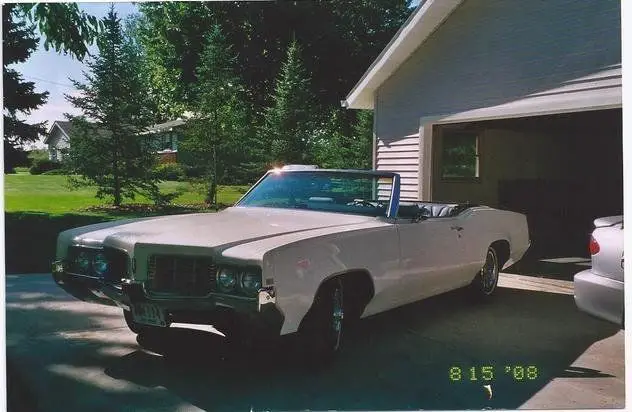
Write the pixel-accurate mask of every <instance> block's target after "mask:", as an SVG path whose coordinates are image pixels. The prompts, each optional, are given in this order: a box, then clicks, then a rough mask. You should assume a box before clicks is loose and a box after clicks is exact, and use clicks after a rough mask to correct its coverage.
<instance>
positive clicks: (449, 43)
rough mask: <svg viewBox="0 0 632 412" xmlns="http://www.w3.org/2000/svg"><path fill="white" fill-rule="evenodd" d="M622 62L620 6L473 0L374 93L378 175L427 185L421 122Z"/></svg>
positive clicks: (413, 188)
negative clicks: (421, 154)
mask: <svg viewBox="0 0 632 412" xmlns="http://www.w3.org/2000/svg"><path fill="white" fill-rule="evenodd" d="M620 64H621V11H620V1H619V0H465V1H464V2H463V3H462V4H461V5H460V6H459V7H458V8H457V9H456V10H455V11H454V12H453V14H452V15H450V16H449V17H448V19H447V20H446V21H445V22H444V23H443V24H442V25H441V26H439V28H438V29H437V30H436V31H435V32H434V33H433V34H432V35H431V36H430V37H429V38H428V39H427V40H426V41H425V42H424V43H423V44H422V45H421V46H420V47H419V49H417V50H416V51H415V52H414V53H413V54H412V55H411V57H410V58H409V59H408V60H407V61H406V62H404V63H403V64H402V66H401V67H400V68H399V69H398V70H397V71H396V72H395V73H394V74H393V75H392V76H391V77H390V78H389V79H388V80H387V81H386V82H385V83H384V84H382V86H381V87H380V88H379V89H378V91H377V93H376V96H375V116H376V121H375V134H376V139H377V142H376V154H375V157H376V160H375V166H376V168H377V169H378V170H393V171H400V172H402V173H406V175H405V176H402V183H403V186H402V189H403V190H404V191H405V192H406V194H408V195H411V196H412V195H415V196H417V195H418V194H419V193H420V190H419V189H420V188H419V175H418V170H419V138H416V139H415V138H412V139H411V137H410V136H411V135H418V133H419V127H420V124H419V121H420V118H422V117H427V116H441V115H448V114H454V113H460V112H463V111H467V110H472V109H478V108H483V107H489V106H495V105H500V104H504V103H508V102H511V101H514V100H517V99H520V98H522V97H524V96H526V95H529V94H533V93H538V92H543V91H546V90H550V89H554V88H559V87H561V86H564V84H565V83H566V82H568V81H571V80H574V79H577V78H581V77H585V76H590V75H592V74H594V73H596V72H599V71H602V70H605V69H607V68H609V67H617V66H620ZM415 172H417V175H415Z"/></svg>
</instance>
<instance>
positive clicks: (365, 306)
mask: <svg viewBox="0 0 632 412" xmlns="http://www.w3.org/2000/svg"><path fill="white" fill-rule="evenodd" d="M528 247H529V236H528V229H527V221H526V217H525V216H524V215H522V214H519V213H514V212H509V211H503V210H497V209H494V208H491V207H487V206H481V205H472V204H467V203H438V202H417V201H406V202H404V201H400V176H399V175H398V174H397V173H392V172H382V171H362V170H324V169H323V170H321V169H317V168H314V167H306V166H301V167H298V166H295V167H286V168H284V169H275V170H271V171H269V172H268V173H266V174H265V175H264V176H263V177H262V178H261V179H260V180H259V181H258V182H257V183H256V184H255V185H254V186H253V187H252V188H251V189H250V190H249V191H248V192H247V193H246V194H245V195H244V196H243V197H242V199H241V200H239V201H238V202H237V203H236V204H235V206H233V207H229V208H227V209H225V210H223V211H221V212H218V213H199V214H188V215H176V216H163V217H156V218H146V219H138V220H128V221H119V222H108V223H102V224H97V225H91V226H85V227H80V228H76V229H71V230H68V231H65V232H62V233H60V234H59V236H58V240H57V260H56V262H55V263H54V264H53V278H54V279H55V281H56V282H57V283H58V284H59V285H60V286H61V287H62V288H64V289H66V290H67V291H68V292H69V293H71V294H72V295H74V296H76V297H78V298H80V299H83V300H86V301H92V302H97V303H103V304H111V305H118V306H119V307H121V308H122V309H123V313H124V316H125V319H126V321H127V323H128V326H129V327H130V329H131V330H132V331H134V332H137V333H161V332H162V331H165V330H166V329H167V328H168V327H169V325H171V324H172V323H179V324H182V323H185V324H210V325H213V326H215V327H216V328H217V329H218V330H220V331H222V332H223V333H225V334H226V336H227V337H228V338H233V339H237V338H239V339H240V340H243V339H244V337H246V339H251V338H255V337H258V336H265V335H267V336H279V335H285V334H290V333H294V332H299V333H300V334H301V335H302V336H306V337H308V339H307V340H306V342H308V343H307V345H308V346H310V347H312V348H313V349H314V350H317V351H319V352H321V353H329V354H331V353H334V352H336V351H337V350H338V349H339V348H340V346H341V342H342V339H343V337H344V331H345V328H346V327H347V326H348V325H349V324H350V323H351V322H353V321H355V320H357V319H359V318H362V317H366V316H370V315H373V314H376V313H380V312H383V311H386V310H389V309H392V308H395V307H397V306H401V305H404V304H407V303H411V302H414V301H417V300H420V299H423V298H427V297H429V296H433V295H437V294H440V293H443V292H447V291H449V290H453V289H456V288H460V287H469V288H470V289H471V292H472V293H473V294H474V295H477V296H479V297H481V298H487V297H488V296H489V295H491V294H492V293H493V292H494V291H495V289H496V285H497V282H498V274H499V271H500V270H501V269H502V268H504V267H507V266H509V265H511V264H513V263H515V262H516V261H518V260H519V259H520V258H521V257H522V256H523V254H524V253H525V251H526V250H527V248H528Z"/></svg>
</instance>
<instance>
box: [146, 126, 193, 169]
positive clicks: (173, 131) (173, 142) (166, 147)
mask: <svg viewBox="0 0 632 412" xmlns="http://www.w3.org/2000/svg"><path fill="white" fill-rule="evenodd" d="M186 122H187V121H186V119H180V118H179V119H176V120H171V121H168V122H166V123H161V124H157V125H154V126H152V127H150V128H149V130H148V131H147V133H152V134H154V136H155V137H154V139H155V146H154V147H155V149H156V153H157V154H158V156H159V160H158V161H159V162H160V163H177V162H178V141H179V140H181V139H182V129H183V126H184V125H185V124H186Z"/></svg>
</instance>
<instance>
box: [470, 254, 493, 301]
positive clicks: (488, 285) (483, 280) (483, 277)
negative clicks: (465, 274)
mask: <svg viewBox="0 0 632 412" xmlns="http://www.w3.org/2000/svg"><path fill="white" fill-rule="evenodd" d="M499 273H500V264H499V261H498V252H497V251H496V249H495V248H494V247H493V246H490V247H489V248H488V249H487V254H486V255H485V263H483V267H482V268H481V270H480V271H479V272H478V274H477V275H476V278H475V279H474V281H473V282H472V284H471V285H470V288H471V290H472V293H473V295H474V296H475V297H477V298H483V299H484V298H487V297H489V296H491V295H492V294H493V293H494V291H495V290H496V286H497V285H498V275H499Z"/></svg>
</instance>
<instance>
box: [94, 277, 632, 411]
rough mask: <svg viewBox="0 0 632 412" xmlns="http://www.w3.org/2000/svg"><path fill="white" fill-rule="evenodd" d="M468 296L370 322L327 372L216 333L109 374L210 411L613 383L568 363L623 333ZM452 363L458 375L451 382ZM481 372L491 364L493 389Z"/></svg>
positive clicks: (130, 361) (504, 298)
mask: <svg viewBox="0 0 632 412" xmlns="http://www.w3.org/2000/svg"><path fill="white" fill-rule="evenodd" d="M465 292H466V291H462V290H461V291H455V292H451V293H448V294H445V295H442V296H437V297H435V298H431V299H427V300H425V301H422V302H419V303H415V304H411V305H407V306H405V307H401V308H398V309H395V310H393V311H390V312H387V313H384V314H380V315H376V316H373V317H370V318H368V319H365V320H363V321H362V322H360V324H359V325H358V327H357V328H356V329H354V330H353V331H350V333H349V334H348V336H347V338H348V339H347V342H346V343H345V346H344V349H343V351H342V353H341V354H340V356H338V358H337V359H336V360H335V361H334V362H332V363H328V364H322V365H320V366H319V367H314V366H313V365H312V367H310V368H306V367H305V363H306V362H305V360H304V359H301V355H300V353H301V352H300V350H294V348H295V343H296V341H295V339H294V338H293V337H287V338H283V339H281V340H280V341H279V342H278V343H277V344H275V345H269V346H261V347H257V348H254V349H253V350H250V351H236V350H233V349H231V348H229V347H227V346H226V345H225V344H224V340H223V338H221V337H220V336H218V335H213V334H210V333H205V332H200V331H191V330H173V331H172V332H173V333H171V335H170V336H169V338H168V339H167V340H165V341H160V342H157V341H153V342H152V341H142V340H141V341H140V343H141V344H142V345H143V346H145V347H146V348H148V349H150V350H151V351H153V352H157V353H161V354H166V355H167V356H165V357H161V356H156V355H152V354H150V353H147V352H144V351H136V352H133V353H130V354H128V355H126V356H123V357H120V358H118V359H116V360H114V361H113V362H111V363H110V364H109V366H107V368H106V370H105V372H106V374H107V375H109V376H110V377H112V378H115V379H123V380H127V381H130V382H133V383H135V384H138V385H141V386H149V387H156V386H161V387H164V388H166V389H167V390H168V391H169V392H171V393H173V394H175V395H177V396H178V397H180V398H181V399H183V400H185V401H186V402H189V403H191V404H193V405H195V406H197V407H200V408H202V409H205V410H250V409H253V410H304V409H312V410H327V409H339V410H358V409H364V410H366V409H369V410H383V409H389V410H392V409H481V408H507V409H515V408H518V407H520V406H521V405H522V404H523V403H525V402H526V401H527V400H529V399H530V398H531V397H532V396H533V395H534V394H536V393H537V392H538V391H539V390H540V389H542V387H544V386H545V385H546V384H547V383H549V382H550V381H551V380H552V379H554V378H556V377H565V376H566V377H568V376H570V375H572V376H581V377H584V378H591V377H595V378H597V377H603V376H609V374H608V373H602V372H601V371H595V370H590V369H587V370H582V368H578V367H571V365H572V364H573V362H574V361H575V359H577V358H578V357H579V356H580V355H581V354H582V353H583V352H584V351H585V350H586V349H587V348H588V347H589V346H591V345H592V344H593V343H595V342H596V341H599V340H602V339H604V338H606V337H609V336H611V335H613V334H615V333H617V332H618V330H619V328H617V327H616V326H614V325H611V324H609V323H606V322H603V321H600V320H597V319H593V318H591V317H589V316H587V315H585V314H583V313H581V312H579V311H578V310H577V309H576V307H575V304H574V302H573V297H572V296H570V295H563V294H553V293H546V292H534V291H526V290H514V289H506V288H499V289H498V294H497V295H496V296H495V298H494V302H490V303H486V304H473V303H471V302H470V301H469V300H468V299H467V296H466V293H465ZM621 362H623V359H621ZM529 366H531V369H529V370H530V371H531V374H530V375H529V376H527V373H526V372H527V367H529ZM455 367H458V368H460V375H459V376H460V379H456V377H457V376H456V375H452V378H453V379H450V376H451V375H450V371H451V368H455ZM472 367H473V368H475V369H474V376H472V371H471V369H470V368H472ZM483 367H491V370H492V372H493V374H494V377H493V380H492V381H485V380H484V379H483V374H482V373H481V371H482V368H483ZM520 368H522V371H523V372H522V373H521V372H520V370H521V369H520ZM584 369H586V368H584ZM488 370H489V369H488ZM536 370H537V371H536ZM452 371H453V373H455V372H454V371H455V369H452ZM534 371H536V372H534ZM473 379H476V380H473ZM486 384H491V385H492V388H493V397H492V399H489V395H488V392H487V390H486V389H485V388H484V387H483V385H486ZM595 402H597V401H595ZM621 402H623V401H621ZM578 406H579V407H600V406H599V405H598V404H597V403H596V404H595V405H585V406H584V405H574V406H573V407H578ZM565 407H570V406H569V405H550V408H565ZM601 407H603V406H601Z"/></svg>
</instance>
